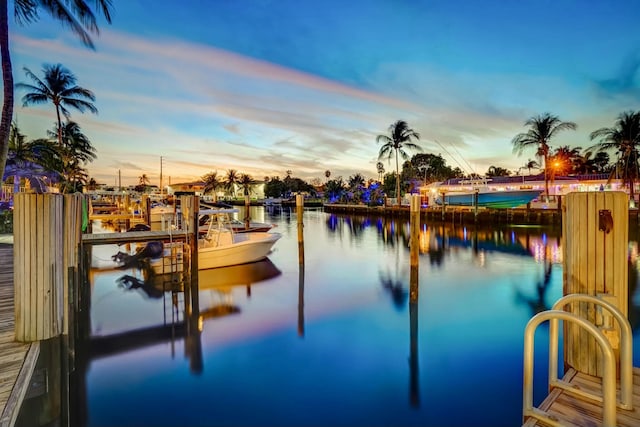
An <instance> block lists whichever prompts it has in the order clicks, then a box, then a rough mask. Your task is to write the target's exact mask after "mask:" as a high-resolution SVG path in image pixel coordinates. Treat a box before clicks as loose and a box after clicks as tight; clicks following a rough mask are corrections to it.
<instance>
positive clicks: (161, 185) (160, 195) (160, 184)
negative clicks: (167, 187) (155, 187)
mask: <svg viewBox="0 0 640 427" xmlns="http://www.w3.org/2000/svg"><path fill="white" fill-rule="evenodd" d="M160 198H161V199H162V156H160Z"/></svg>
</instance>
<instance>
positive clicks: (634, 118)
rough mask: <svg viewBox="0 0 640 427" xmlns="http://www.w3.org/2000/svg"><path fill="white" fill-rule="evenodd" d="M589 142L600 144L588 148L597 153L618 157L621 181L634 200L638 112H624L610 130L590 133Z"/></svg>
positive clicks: (639, 142)
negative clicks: (612, 154)
mask: <svg viewBox="0 0 640 427" xmlns="http://www.w3.org/2000/svg"><path fill="white" fill-rule="evenodd" d="M590 138H591V140H592V141H593V140H596V139H597V140H599V141H600V142H599V143H597V144H596V145H594V146H593V147H590V148H589V149H588V150H592V149H595V150H597V151H598V152H603V151H609V150H613V151H615V152H616V153H617V155H618V163H619V164H620V165H621V167H622V179H623V180H624V181H626V183H627V185H628V186H629V195H630V198H631V200H635V198H634V188H633V187H634V184H635V182H636V180H637V178H638V148H639V147H640V111H625V112H623V113H621V114H620V115H619V116H618V119H617V120H616V123H615V125H614V126H613V127H610V128H600V129H598V130H595V131H593V132H591V135H590Z"/></svg>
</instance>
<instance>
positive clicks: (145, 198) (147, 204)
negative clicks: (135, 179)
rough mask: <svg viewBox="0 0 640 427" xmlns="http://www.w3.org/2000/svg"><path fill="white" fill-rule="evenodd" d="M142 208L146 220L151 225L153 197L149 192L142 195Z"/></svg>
mask: <svg viewBox="0 0 640 427" xmlns="http://www.w3.org/2000/svg"><path fill="white" fill-rule="evenodd" d="M142 208H143V209H144V221H145V223H146V224H147V225H148V226H149V227H151V199H150V198H149V195H148V194H143V195H142Z"/></svg>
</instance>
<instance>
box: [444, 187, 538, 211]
mask: <svg viewBox="0 0 640 427" xmlns="http://www.w3.org/2000/svg"><path fill="white" fill-rule="evenodd" d="M541 193H542V192H541V191H538V190H515V191H489V192H478V202H477V206H478V207H484V208H492V209H507V208H515V207H518V206H522V205H526V204H527V203H529V202H531V201H532V200H534V199H536V198H537V197H538V196H540V194H541ZM436 203H437V204H438V205H442V196H439V197H438V198H436ZM444 203H445V205H449V206H469V207H474V206H476V204H475V193H473V192H465V193H455V192H451V193H449V194H447V193H445V195H444Z"/></svg>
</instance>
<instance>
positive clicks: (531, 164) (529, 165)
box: [524, 159, 540, 175]
mask: <svg viewBox="0 0 640 427" xmlns="http://www.w3.org/2000/svg"><path fill="white" fill-rule="evenodd" d="M524 167H525V168H526V169H528V170H529V175H531V169H538V168H540V163H538V162H537V161H535V160H531V159H529V160H527V163H525V164H524Z"/></svg>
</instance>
